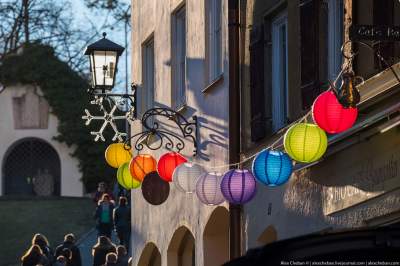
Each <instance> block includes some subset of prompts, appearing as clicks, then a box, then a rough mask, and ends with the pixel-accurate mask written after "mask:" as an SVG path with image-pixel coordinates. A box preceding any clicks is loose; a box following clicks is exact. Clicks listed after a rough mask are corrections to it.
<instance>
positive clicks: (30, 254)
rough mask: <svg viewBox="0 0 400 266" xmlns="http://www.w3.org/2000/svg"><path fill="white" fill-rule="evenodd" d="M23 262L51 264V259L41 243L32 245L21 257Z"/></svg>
mask: <svg viewBox="0 0 400 266" xmlns="http://www.w3.org/2000/svg"><path fill="white" fill-rule="evenodd" d="M21 262H22V266H36V265H38V264H40V265H49V261H48V260H47V258H46V256H45V255H44V254H43V251H42V249H41V248H40V247H39V245H32V246H31V247H30V248H29V249H28V251H27V252H25V254H24V255H23V256H22V257H21Z"/></svg>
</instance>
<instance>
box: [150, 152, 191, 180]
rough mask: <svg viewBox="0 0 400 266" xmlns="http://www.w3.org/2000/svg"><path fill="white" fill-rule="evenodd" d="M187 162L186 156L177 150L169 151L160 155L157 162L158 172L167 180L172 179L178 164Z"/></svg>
mask: <svg viewBox="0 0 400 266" xmlns="http://www.w3.org/2000/svg"><path fill="white" fill-rule="evenodd" d="M185 162H187V160H186V158H185V157H183V156H182V155H180V154H179V153H176V152H168V153H166V154H164V155H162V156H161V157H160V159H159V160H158V164H157V171H158V174H159V175H160V177H161V178H162V179H164V180H165V181H167V182H171V181H172V174H173V173H174V170H175V168H176V167H178V165H180V164H182V163H185Z"/></svg>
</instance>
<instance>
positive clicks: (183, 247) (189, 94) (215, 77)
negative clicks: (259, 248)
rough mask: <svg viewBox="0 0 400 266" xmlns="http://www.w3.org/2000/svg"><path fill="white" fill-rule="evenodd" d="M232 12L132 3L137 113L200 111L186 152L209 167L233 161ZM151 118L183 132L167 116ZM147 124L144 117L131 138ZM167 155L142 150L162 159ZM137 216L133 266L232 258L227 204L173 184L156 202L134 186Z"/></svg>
mask: <svg viewBox="0 0 400 266" xmlns="http://www.w3.org/2000/svg"><path fill="white" fill-rule="evenodd" d="M206 10H207V11H206ZM227 16H228V13H227V2H226V1H217V0H212V1H196V0H187V1H183V0H174V1H158V0H133V1H132V44H133V45H132V81H133V82H134V83H135V84H137V85H138V88H137V97H138V115H139V117H141V116H142V115H143V114H144V113H145V112H146V110H149V109H151V108H170V109H173V110H176V111H177V112H179V113H180V114H182V115H183V116H184V117H185V118H186V119H188V120H189V121H191V119H192V117H193V116H196V117H197V121H198V127H199V130H198V137H199V146H198V149H197V150H198V152H197V155H196V156H194V157H193V143H192V142H191V141H189V140H187V139H186V140H185V144H186V146H185V149H184V150H183V151H182V155H184V156H185V157H186V158H188V160H190V161H194V162H197V163H200V164H201V165H204V168H205V169H206V170H208V171H211V170H212V169H211V167H213V166H218V165H224V164H226V163H227V162H228V139H229V130H228V129H229V125H228V118H229V117H228V113H229V112H228V97H229V95H228V84H229V83H228V81H229V75H228V50H227V47H228V42H227V25H228V24H227ZM154 119H158V118H157V117H156V118H154ZM152 122H159V124H160V126H162V127H164V128H166V130H169V131H170V132H174V133H176V134H178V135H179V134H181V133H180V132H179V131H178V129H177V128H176V127H174V126H173V125H172V124H169V123H168V121H165V120H163V121H161V118H160V121H158V120H156V121H155V120H152ZM143 129H144V128H143V126H142V125H141V124H140V123H139V122H138V123H137V124H135V125H134V126H133V127H132V135H133V134H137V133H138V132H141V131H142V130H143ZM149 141H150V142H151V141H152V140H149ZM154 141H156V140H154ZM166 152H167V150H166V149H159V150H156V151H151V150H146V149H145V150H143V151H140V153H149V154H151V155H152V156H153V157H155V158H156V159H157V160H158V159H159V158H160V156H161V155H162V154H163V153H166ZM134 155H136V153H135V154H134ZM225 170H227V169H226V168H222V169H214V170H213V171H221V172H223V171H225ZM132 221H133V222H132V254H133V265H221V264H222V263H223V262H225V261H227V260H228V258H229V254H228V253H229V244H228V241H229V213H228V208H227V205H226V204H221V205H220V206H206V205H204V204H203V203H201V202H200V201H199V200H198V198H197V197H196V195H195V194H185V193H182V192H180V191H178V189H177V188H176V186H175V184H174V183H170V191H169V197H168V199H167V200H166V201H165V202H164V203H163V204H161V205H151V204H149V203H148V202H147V201H146V200H145V199H144V198H143V195H142V192H141V190H140V189H138V190H132Z"/></svg>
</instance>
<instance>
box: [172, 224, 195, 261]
mask: <svg viewBox="0 0 400 266" xmlns="http://www.w3.org/2000/svg"><path fill="white" fill-rule="evenodd" d="M195 260H196V254H195V240H194V236H193V234H192V233H191V232H190V230H189V229H188V228H187V227H185V226H181V227H179V228H178V229H177V230H176V231H175V232H174V235H173V236H172V238H171V241H170V243H169V246H168V266H195V265H196V262H195Z"/></svg>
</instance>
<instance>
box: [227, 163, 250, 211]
mask: <svg viewBox="0 0 400 266" xmlns="http://www.w3.org/2000/svg"><path fill="white" fill-rule="evenodd" d="M221 192H222V194H223V195H224V197H225V199H226V200H227V201H229V202H230V203H233V204H244V203H247V202H249V201H250V200H251V199H252V198H253V197H254V196H255V195H256V179H255V178H254V176H253V174H252V173H251V172H250V171H249V170H245V169H243V170H242V169H232V170H229V171H228V172H226V173H225V175H224V177H223V178H222V182H221Z"/></svg>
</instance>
